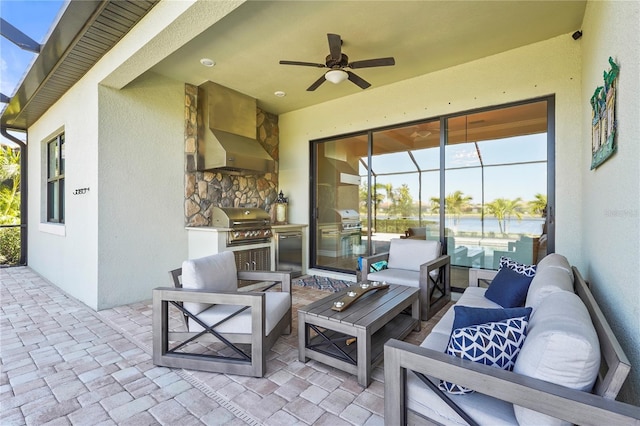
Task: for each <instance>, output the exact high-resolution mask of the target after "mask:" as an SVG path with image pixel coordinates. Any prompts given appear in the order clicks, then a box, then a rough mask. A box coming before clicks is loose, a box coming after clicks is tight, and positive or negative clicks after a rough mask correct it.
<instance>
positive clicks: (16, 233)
mask: <svg viewBox="0 0 640 426" xmlns="http://www.w3.org/2000/svg"><path fill="white" fill-rule="evenodd" d="M19 261H20V228H19V227H15V228H1V229H0V265H16V264H17V263H18V262H19Z"/></svg>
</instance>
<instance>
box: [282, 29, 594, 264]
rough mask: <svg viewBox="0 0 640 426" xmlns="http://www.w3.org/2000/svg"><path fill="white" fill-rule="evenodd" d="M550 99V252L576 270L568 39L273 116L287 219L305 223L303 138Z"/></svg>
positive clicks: (575, 102)
mask: <svg viewBox="0 0 640 426" xmlns="http://www.w3.org/2000/svg"><path fill="white" fill-rule="evenodd" d="M327 89H330V87H329V88H327ZM550 94H555V96H556V164H557V166H556V199H557V203H556V224H557V226H556V251H557V252H559V253H563V254H565V255H566V256H567V257H568V258H569V260H570V262H571V263H572V264H575V265H577V266H579V267H580V266H582V265H583V264H584V262H583V258H582V256H583V253H582V250H581V239H582V233H581V229H582V225H581V222H582V217H581V211H580V209H576V208H575V206H576V205H579V204H580V193H581V191H582V188H581V182H580V180H579V179H575V176H576V174H579V173H580V168H581V165H582V160H581V157H580V156H579V155H576V154H577V153H578V152H580V150H581V137H580V135H581V132H582V128H581V126H580V124H579V122H580V119H581V106H580V95H581V94H580V44H579V43H577V42H575V41H574V40H573V39H572V38H571V35H570V34H567V35H564V36H561V37H557V38H554V39H551V40H547V41H544V42H541V43H537V44H533V45H530V46H526V47H523V48H520V49H516V50H512V51H509V52H505V53H502V54H498V55H495V56H491V57H487V58H483V59H481V60H478V61H474V62H470V63H467V64H464V65H460V66H457V67H454V68H450V69H446V70H443V71H439V72H435V73H432V74H428V75H424V76H421V77H417V78H413V79H410V80H405V81H402V82H399V83H396V84H393V85H389V86H383V87H379V88H374V89H372V90H369V89H368V90H365V91H362V92H358V93H357V94H355V95H352V96H349V97H347V98H343V99H338V100H335V101H332V102H327V103H324V104H321V105H317V106H314V107H310V108H306V109H302V110H299V111H294V112H291V113H288V114H283V115H281V116H280V121H279V123H280V152H281V154H280V160H281V162H280V187H281V188H283V189H285V190H286V192H287V193H289V194H291V197H290V203H289V206H290V210H291V211H290V217H291V220H292V221H293V222H295V223H308V221H309V218H308V212H309V208H308V206H309V201H310V200H309V199H308V196H309V191H308V182H309V165H308V162H309V140H313V139H318V138H323V137H327V136H333V135H340V134H345V133H349V132H354V131H359V130H362V129H369V128H375V127H379V126H385V125H389V124H397V123H403V122H407V121H411V120H417V119H424V118H428V117H434V116H438V115H442V114H448V113H453V112H460V111H466V110H471V109H474V108H480V107H487V106H491V105H499V104H505V103H509V102H514V101H519V100H523V99H531V98H536V97H540V96H544V95H550Z"/></svg>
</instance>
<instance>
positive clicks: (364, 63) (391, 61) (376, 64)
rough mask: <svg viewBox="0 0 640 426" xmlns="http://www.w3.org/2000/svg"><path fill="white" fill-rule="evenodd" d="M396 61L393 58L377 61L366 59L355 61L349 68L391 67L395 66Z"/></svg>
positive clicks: (378, 59)
mask: <svg viewBox="0 0 640 426" xmlns="http://www.w3.org/2000/svg"><path fill="white" fill-rule="evenodd" d="M395 64H396V60H395V59H393V58H392V57H390V58H377V59H365V60H364V61H353V62H351V63H350V64H349V65H347V66H348V67H349V68H352V69H356V68H371V67H387V66H390V65H395Z"/></svg>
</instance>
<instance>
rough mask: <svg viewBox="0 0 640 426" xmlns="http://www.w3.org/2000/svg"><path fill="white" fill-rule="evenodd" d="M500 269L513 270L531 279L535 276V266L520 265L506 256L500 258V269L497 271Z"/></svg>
mask: <svg viewBox="0 0 640 426" xmlns="http://www.w3.org/2000/svg"><path fill="white" fill-rule="evenodd" d="M502 268H509V269H513V270H514V271H516V272H517V273H519V274H521V275H526V276H527V277H533V276H534V275H535V274H536V265H527V264H525V263H520V262H517V261H515V260H513V259H511V258H510V257H507V256H500V267H499V269H498V270H500V269H502Z"/></svg>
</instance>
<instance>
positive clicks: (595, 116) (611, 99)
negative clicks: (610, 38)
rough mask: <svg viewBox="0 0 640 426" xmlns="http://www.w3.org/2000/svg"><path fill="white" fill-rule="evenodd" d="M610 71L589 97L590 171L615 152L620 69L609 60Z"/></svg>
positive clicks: (605, 73) (606, 72)
mask: <svg viewBox="0 0 640 426" xmlns="http://www.w3.org/2000/svg"><path fill="white" fill-rule="evenodd" d="M609 64H610V65H611V69H610V70H609V71H605V72H604V86H600V87H597V88H596V91H595V92H594V93H593V96H592V97H591V118H592V120H591V151H592V156H591V170H593V169H595V168H596V167H598V166H600V165H601V164H602V163H604V162H605V161H607V160H608V159H609V157H611V156H612V155H613V153H614V152H615V151H616V148H617V147H616V127H617V126H616V125H617V122H616V89H617V82H618V73H619V71H620V68H619V67H618V65H617V64H616V63H615V62H614V61H613V59H612V58H609Z"/></svg>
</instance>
